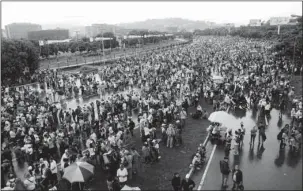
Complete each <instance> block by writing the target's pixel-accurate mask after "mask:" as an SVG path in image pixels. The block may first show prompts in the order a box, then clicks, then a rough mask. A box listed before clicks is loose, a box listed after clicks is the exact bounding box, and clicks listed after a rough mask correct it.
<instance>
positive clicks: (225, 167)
mask: <svg viewBox="0 0 303 191" xmlns="http://www.w3.org/2000/svg"><path fill="white" fill-rule="evenodd" d="M220 170H221V174H222V187H224V188H226V187H228V186H227V180H228V176H229V173H230V168H229V163H228V157H224V160H221V161H220Z"/></svg>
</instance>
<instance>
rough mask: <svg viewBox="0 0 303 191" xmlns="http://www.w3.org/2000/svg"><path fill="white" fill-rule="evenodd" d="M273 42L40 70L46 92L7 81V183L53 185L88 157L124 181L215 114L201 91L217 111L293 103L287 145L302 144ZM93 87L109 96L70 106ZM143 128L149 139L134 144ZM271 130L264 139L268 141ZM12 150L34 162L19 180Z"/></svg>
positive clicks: (210, 43)
mask: <svg viewBox="0 0 303 191" xmlns="http://www.w3.org/2000/svg"><path fill="white" fill-rule="evenodd" d="M270 45H271V44H270V42H264V41H254V40H248V39H243V38H235V37H203V38H198V39H196V40H195V41H194V42H193V43H191V44H189V45H184V46H181V47H177V48H174V49H171V50H166V51H163V52H154V53H152V54H150V55H145V56H141V57H128V58H121V59H120V60H118V61H116V63H115V64H113V65H106V66H102V67H101V68H100V70H99V71H98V72H92V73H84V74H72V73H61V74H60V73H59V72H58V71H55V70H44V71H39V72H37V73H36V74H35V75H33V78H36V79H38V80H39V83H40V85H39V87H40V89H39V91H36V90H33V89H31V88H26V87H25V86H24V87H23V88H9V87H6V88H5V87H4V88H3V89H2V91H1V93H2V100H1V101H2V106H1V117H2V123H3V124H1V127H2V166H1V167H2V172H4V173H6V174H8V178H7V180H6V179H2V183H6V184H5V185H3V186H6V189H8V188H16V187H20V185H22V186H25V188H24V189H26V190H34V189H43V190H47V189H51V188H53V187H54V186H55V185H57V183H58V180H59V179H60V177H61V176H62V175H63V173H64V169H65V168H67V167H68V166H69V165H70V164H72V163H73V162H75V161H86V162H89V163H91V164H93V165H95V166H96V165H100V166H102V167H103V169H104V170H105V171H106V172H107V174H108V179H107V184H108V189H109V190H117V189H119V188H122V187H123V186H124V185H125V184H126V183H127V181H128V180H130V179H132V175H133V174H136V173H137V172H138V165H139V163H140V161H141V159H140V158H142V160H143V161H144V162H145V163H154V162H158V161H159V159H161V157H160V143H161V142H162V143H163V144H164V146H166V147H169V148H172V147H174V146H178V145H181V144H182V134H183V133H184V130H185V129H186V119H187V118H188V117H189V116H191V117H193V118H194V119H200V118H205V119H207V116H208V112H207V111H206V110H205V109H203V106H201V105H200V99H201V98H202V97H204V99H205V100H206V102H207V103H208V104H212V105H213V109H214V111H217V110H226V108H231V109H234V110H236V109H239V108H240V109H249V108H251V109H255V110H257V109H258V110H259V116H268V115H269V111H270V109H272V108H273V107H276V108H277V109H280V111H281V113H283V112H288V111H289V110H291V117H292V119H293V120H292V123H291V124H289V126H287V127H286V128H283V129H284V130H283V131H285V133H284V134H283V136H282V137H283V138H281V144H282V146H281V148H283V147H284V145H285V140H286V139H287V138H289V140H290V142H291V143H290V145H291V146H292V147H294V149H295V150H298V149H299V147H300V146H301V136H300V132H302V100H301V99H299V98H296V97H294V91H295V90H294V88H293V87H291V86H290V84H289V83H290V76H291V75H292V73H293V71H292V63H291V62H289V61H288V60H286V59H285V58H279V57H276V56H275V54H273V53H272V52H271V51H270V50H269V49H266V48H265V47H268V46H270ZM214 75H216V76H222V79H220V80H219V81H218V80H216V79H214V78H213V76H214ZM125 91H126V93H123V94H122V92H125ZM92 94H98V95H100V99H97V100H96V101H95V102H91V103H90V104H86V105H84V106H78V107H77V108H66V104H65V100H66V99H79V97H81V96H89V95H92ZM42 95H44V96H42ZM191 106H193V107H195V108H196V111H195V112H194V113H189V112H188V108H189V107H191ZM133 113H136V114H137V115H136V116H137V120H133V117H132V116H133ZM256 125H257V126H261V125H260V124H256ZM213 126H214V127H212V128H211V129H212V130H211V131H212V132H214V133H213V134H214V135H216V131H213V129H214V128H215V126H216V125H215V124H213ZM136 127H138V128H139V130H140V136H141V138H142V145H134V143H133V138H132V137H133V136H134V132H133V131H134V129H135V128H136ZM262 129H263V128H259V134H260V136H259V137H261V140H263V141H264V135H265V131H262ZM237 131H238V130H237ZM237 131H236V132H235V134H241V132H240V131H239V132H237ZM230 136H232V133H230ZM235 140H237V141H236V142H238V139H235ZM239 143H240V139H239ZM139 147H140V149H138V148H139ZM12 151H13V152H14V155H15V156H16V159H17V161H18V163H19V164H22V163H24V162H27V163H28V165H29V168H28V172H27V173H26V174H25V176H24V181H21V180H20V179H18V178H17V177H15V173H14V167H13V165H12V153H11V152H12ZM161 154H162V153H161ZM163 154H164V153H163ZM204 157H205V148H203V147H200V148H199V149H198V151H197V153H196V154H195V157H194V159H195V160H193V165H197V164H199V163H202V162H203V160H204ZM59 162H60V164H61V165H60V166H58V165H57V163H59ZM59 172H60V173H59ZM58 173H59V175H58ZM2 177H4V176H2ZM24 189H23V190H24ZM183 189H184V190H186V188H183Z"/></svg>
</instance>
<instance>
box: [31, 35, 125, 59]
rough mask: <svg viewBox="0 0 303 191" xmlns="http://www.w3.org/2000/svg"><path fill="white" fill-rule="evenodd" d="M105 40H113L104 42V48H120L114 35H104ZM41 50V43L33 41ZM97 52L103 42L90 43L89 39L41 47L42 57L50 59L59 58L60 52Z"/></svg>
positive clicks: (84, 38)
mask: <svg viewBox="0 0 303 191" xmlns="http://www.w3.org/2000/svg"><path fill="white" fill-rule="evenodd" d="M96 37H102V35H101V34H98V35H97V36H96ZM103 37H104V38H112V39H111V40H105V41H104V48H105V49H108V48H116V47H118V46H119V43H118V41H117V38H116V37H115V36H114V34H113V33H111V32H108V33H104V34H103ZM32 43H34V44H35V46H37V47H38V48H39V43H38V42H37V41H33V42H32ZM97 50H102V41H93V42H90V39H89V38H87V37H83V38H82V39H80V40H79V41H71V42H68V43H58V44H48V45H44V46H41V47H40V56H41V57H43V58H48V57H49V56H50V55H52V56H57V55H58V53H59V52H62V53H68V52H71V53H75V52H76V51H79V52H80V54H81V53H83V52H95V53H96V52H97Z"/></svg>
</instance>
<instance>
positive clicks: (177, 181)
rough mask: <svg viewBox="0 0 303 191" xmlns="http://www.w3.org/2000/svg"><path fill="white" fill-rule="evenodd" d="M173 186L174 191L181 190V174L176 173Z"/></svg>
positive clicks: (172, 182)
mask: <svg viewBox="0 0 303 191" xmlns="http://www.w3.org/2000/svg"><path fill="white" fill-rule="evenodd" d="M171 185H172V187H173V190H174V191H179V190H180V188H181V178H180V175H179V173H177V172H176V173H175V174H174V177H173V179H172V180H171Z"/></svg>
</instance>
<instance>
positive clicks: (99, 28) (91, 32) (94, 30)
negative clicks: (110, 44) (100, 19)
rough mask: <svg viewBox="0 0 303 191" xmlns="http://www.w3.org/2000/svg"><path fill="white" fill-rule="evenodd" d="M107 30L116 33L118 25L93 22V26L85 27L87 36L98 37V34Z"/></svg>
mask: <svg viewBox="0 0 303 191" xmlns="http://www.w3.org/2000/svg"><path fill="white" fill-rule="evenodd" d="M102 32H103V33H106V32H112V33H114V34H115V33H116V27H115V26H114V25H107V24H92V25H91V26H86V27H85V36H86V37H96V36H97V35H98V34H101V33H102Z"/></svg>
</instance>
